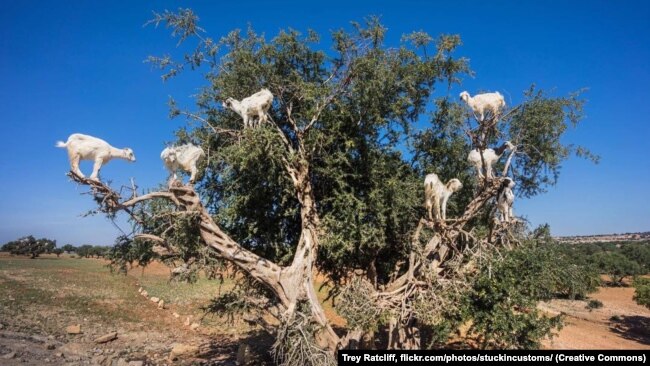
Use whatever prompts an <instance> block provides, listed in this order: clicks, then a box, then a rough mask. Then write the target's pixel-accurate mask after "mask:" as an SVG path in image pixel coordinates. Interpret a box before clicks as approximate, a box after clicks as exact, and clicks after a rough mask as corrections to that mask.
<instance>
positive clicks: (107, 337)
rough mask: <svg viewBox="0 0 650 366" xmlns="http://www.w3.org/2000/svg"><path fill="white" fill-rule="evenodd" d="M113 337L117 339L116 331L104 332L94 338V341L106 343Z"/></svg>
mask: <svg viewBox="0 0 650 366" xmlns="http://www.w3.org/2000/svg"><path fill="white" fill-rule="evenodd" d="M114 339H117V332H111V333H108V334H104V335H103V336H101V337H98V338H95V343H106V342H110V341H112V340H114Z"/></svg>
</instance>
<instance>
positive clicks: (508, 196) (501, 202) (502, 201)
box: [497, 178, 515, 222]
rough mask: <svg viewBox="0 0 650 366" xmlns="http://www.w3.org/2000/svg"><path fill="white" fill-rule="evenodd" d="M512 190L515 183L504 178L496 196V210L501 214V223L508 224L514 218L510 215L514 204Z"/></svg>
mask: <svg viewBox="0 0 650 366" xmlns="http://www.w3.org/2000/svg"><path fill="white" fill-rule="evenodd" d="M513 188H515V181H514V180H512V179H510V178H506V179H505V180H504V182H503V186H501V188H500V189H499V193H498V194H497V208H498V209H499V212H500V213H501V217H500V219H501V221H502V222H508V221H510V219H512V218H513V217H514V215H513V214H512V205H513V203H514V202H515V194H514V193H513V192H512V189H513Z"/></svg>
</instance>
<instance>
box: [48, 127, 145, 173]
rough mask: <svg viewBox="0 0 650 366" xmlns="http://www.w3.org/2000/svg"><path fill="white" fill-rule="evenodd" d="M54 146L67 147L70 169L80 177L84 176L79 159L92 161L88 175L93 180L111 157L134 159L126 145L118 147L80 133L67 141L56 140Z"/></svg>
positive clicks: (71, 136) (131, 151)
mask: <svg viewBox="0 0 650 366" xmlns="http://www.w3.org/2000/svg"><path fill="white" fill-rule="evenodd" d="M56 147H65V148H67V149H68V158H69V159H70V169H71V170H72V171H73V172H75V173H76V174H77V175H79V176H80V177H82V178H83V177H85V176H84V174H83V173H82V172H81V170H79V161H80V160H92V161H94V162H95V165H93V172H92V174H91V175H90V179H93V180H97V176H98V175H99V170H100V169H101V167H102V165H103V164H106V163H108V162H109V161H111V159H114V158H119V159H124V160H128V161H135V155H133V150H131V149H129V148H128V147H127V148H124V149H118V148H115V147H113V146H111V145H110V144H109V143H108V142H106V141H104V140H102V139H98V138H97V137H92V136H88V135H83V134H80V133H74V134H72V135H70V137H68V141H67V142H63V141H59V142H57V143H56Z"/></svg>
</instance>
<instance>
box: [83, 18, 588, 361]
mask: <svg viewBox="0 0 650 366" xmlns="http://www.w3.org/2000/svg"><path fill="white" fill-rule="evenodd" d="M197 21H198V18H197V17H196V16H195V15H194V13H193V12H192V11H191V10H188V9H180V10H179V11H178V12H168V11H166V12H164V13H162V14H156V15H155V18H154V19H153V20H152V23H154V24H155V25H159V24H164V25H166V26H167V27H169V28H171V29H172V33H173V35H175V36H177V37H179V38H180V42H185V43H186V44H187V43H188V42H190V41H196V44H195V45H193V46H192V47H191V51H190V52H189V53H188V54H186V55H178V59H179V60H182V61H175V59H174V57H172V56H164V57H154V56H152V57H149V61H150V62H151V63H153V64H154V65H156V66H158V67H160V69H161V70H163V79H165V80H167V79H170V78H173V77H174V76H176V75H177V74H179V73H180V72H182V71H183V70H186V69H192V70H203V71H204V73H205V77H206V80H207V84H206V86H205V87H203V88H202V89H201V92H200V93H199V94H198V96H197V99H196V105H195V107H185V106H182V107H181V106H179V104H184V103H177V102H176V101H175V100H170V102H169V103H170V114H171V116H172V117H178V116H184V117H186V118H187V121H188V124H187V127H185V128H182V129H181V130H179V131H178V133H177V138H178V142H179V143H186V142H192V143H194V144H197V145H200V146H202V148H203V149H204V151H206V153H207V156H208V158H207V159H206V164H205V166H204V167H203V168H204V170H205V173H204V174H203V178H202V179H201V180H200V181H199V182H198V183H197V185H196V186H190V185H181V184H180V183H178V182H173V183H172V184H171V185H170V186H169V187H167V188H166V189H163V190H161V191H152V192H149V193H146V194H143V195H137V194H136V190H135V189H133V190H132V196H131V197H125V198H123V197H120V195H119V194H118V193H117V192H116V191H115V190H113V189H112V188H111V187H110V186H108V185H106V184H104V183H101V182H98V181H93V180H88V179H84V178H81V177H79V176H76V175H75V174H73V173H71V174H70V176H71V177H72V179H74V180H75V181H76V182H78V183H80V184H84V185H88V186H89V187H90V193H92V195H93V196H94V197H95V199H96V201H97V203H98V204H99V207H100V209H99V211H101V212H103V213H106V214H108V215H111V216H112V215H114V214H116V213H117V212H119V211H124V212H126V213H127V214H128V215H130V217H131V219H132V222H133V224H134V226H135V229H136V232H137V234H135V235H134V237H132V238H124V237H123V238H121V239H120V240H121V241H120V243H119V246H116V248H118V247H119V250H117V249H116V250H115V253H117V254H116V255H115V256H114V261H119V256H120V255H122V254H124V253H126V252H128V247H129V246H131V245H135V244H136V243H140V244H141V243H143V242H144V243H147V245H148V246H149V248H151V250H152V252H154V253H157V254H156V255H158V256H159V257H160V258H161V259H163V260H165V261H166V262H167V263H173V264H174V265H176V266H178V264H179V262H180V263H181V264H182V267H183V268H184V269H186V270H187V271H191V270H205V271H207V272H210V273H212V271H213V270H214V268H215V267H217V266H219V265H222V264H223V263H226V264H227V265H228V266H230V268H231V269H233V270H235V271H239V272H241V273H244V274H245V276H243V277H237V278H238V281H239V283H240V286H239V287H237V289H236V290H235V292H234V293H235V295H236V296H234V297H233V296H222V297H221V298H218V299H215V301H214V303H213V306H211V309H212V310H213V311H223V312H226V311H231V312H232V311H237V310H245V311H246V312H247V313H248V314H247V315H246V316H247V317H250V316H251V315H250V313H256V314H260V316H259V317H257V318H255V319H254V320H253V322H254V323H256V324H258V325H261V326H264V327H266V329H268V330H269V331H270V332H271V333H273V334H274V335H275V337H276V346H275V348H274V353H275V355H276V357H277V360H278V361H279V362H281V363H284V364H301V365H302V364H308V363H311V364H331V363H333V359H334V358H333V356H334V354H335V352H336V350H337V349H340V348H346V347H351V348H352V347H359V346H373V345H374V344H375V343H374V342H375V341H377V342H381V340H382V339H387V343H385V344H384V346H386V347H390V348H402V349H407V348H417V347H429V346H435V344H436V343H435V341H439V340H440V339H443V338H444V337H442V336H440V335H441V334H442V333H444V332H443V331H442V329H443V328H444V330H445V332H446V333H445V334H449V333H450V332H451V331H453V330H454V329H457V328H458V327H459V326H460V321H458V322H456V323H453V324H452V323H450V321H449V320H450V319H451V318H453V317H450V316H449V314H451V313H452V312H453V310H458V306H459V305H457V304H459V303H462V301H461V302H459V301H458V300H459V299H460V298H462V297H467V296H469V295H468V294H470V293H471V291H470V290H471V286H472V283H473V282H472V281H473V278H475V277H476V274H477V273H479V272H481V271H482V269H483V264H484V263H485V262H486V261H488V260H489V259H490V258H491V257H493V254H494V253H497V252H499V251H502V250H507V249H511V248H512V247H513V246H516V244H517V243H518V242H519V241H520V240H522V238H524V237H525V234H524V231H523V229H522V225H521V224H517V223H499V222H495V221H494V220H493V219H492V218H491V217H493V216H492V215H491V211H493V209H494V204H493V200H494V197H495V195H496V193H497V191H498V190H499V188H500V186H501V185H502V181H503V179H504V177H506V176H508V175H509V176H511V177H513V178H514V180H515V181H516V182H517V184H518V193H519V195H520V196H533V195H535V194H538V193H541V192H543V190H544V189H545V187H546V186H548V185H552V184H554V183H555V182H556V180H557V177H558V174H559V171H560V163H561V162H562V161H563V160H564V159H566V158H567V157H568V156H569V155H570V154H571V153H573V152H575V153H577V154H578V155H583V156H591V155H590V154H589V152H588V151H587V150H585V149H583V148H579V147H574V146H571V145H563V144H562V142H561V141H560V138H561V137H562V135H563V133H564V132H565V131H566V129H567V128H568V127H569V126H571V125H573V126H575V125H576V124H577V123H578V121H579V119H580V111H581V107H582V102H581V101H580V99H579V98H578V95H577V94H576V95H570V96H568V97H549V96H548V95H546V94H545V93H543V92H542V91H538V90H536V89H535V88H534V87H531V89H530V90H528V91H526V92H525V93H524V95H523V99H522V102H521V103H520V104H518V105H516V106H513V107H511V108H509V109H508V110H506V111H504V112H503V114H502V115H501V116H491V117H490V118H489V119H488V120H487V121H484V123H482V124H480V125H478V124H477V123H476V122H475V121H473V119H472V115H471V113H470V112H469V111H468V110H466V109H465V108H464V107H463V106H462V105H461V104H459V103H458V100H457V98H453V97H449V94H450V90H452V89H451V88H452V87H454V86H455V85H457V84H459V83H460V81H461V76H463V75H468V74H470V73H471V71H470V69H469V65H468V62H467V60H466V59H464V58H458V57H455V56H454V53H455V52H456V48H458V46H459V45H460V38H459V37H458V36H455V35H442V36H440V37H438V38H437V39H435V40H434V39H433V38H432V37H430V36H429V35H427V34H426V33H423V32H415V33H412V34H409V35H405V36H404V37H402V41H401V42H400V43H399V45H397V46H394V47H393V46H390V47H389V46H387V45H386V43H387V41H386V40H385V36H386V28H384V27H383V26H382V25H381V24H380V22H379V21H378V19H377V18H369V19H366V20H365V21H364V22H363V23H352V27H351V30H350V31H346V30H339V31H334V32H333V33H332V35H331V37H332V50H331V51H326V50H319V49H318V47H319V36H318V35H317V34H315V33H314V32H313V31H309V32H307V35H306V36H303V35H301V34H300V33H299V32H297V31H294V30H288V31H281V32H280V33H279V34H278V35H276V36H275V37H274V38H273V39H271V40H269V41H267V40H266V39H265V38H264V37H263V36H261V35H258V34H256V33H255V32H254V31H253V30H252V29H249V30H248V31H247V32H245V33H243V32H241V31H239V30H236V31H233V32H231V33H230V34H228V35H227V36H225V37H223V38H222V39H221V40H219V41H214V40H213V39H211V38H209V37H207V36H206V34H205V32H204V31H203V30H202V28H200V27H199V26H198V24H197ZM179 52H180V51H179ZM438 84H442V85H443V90H442V92H441V93H438V94H439V95H442V96H440V97H437V98H436V99H433V98H434V95H435V94H434V93H435V92H436V89H435V87H436V86H437V85H438ZM494 87H495V88H498V86H494ZM261 88H268V89H269V90H270V91H271V92H272V93H273V95H274V103H273V105H272V107H271V108H270V110H269V121H268V123H265V124H263V125H261V126H259V127H257V128H244V126H243V124H242V121H241V118H240V117H239V116H238V115H236V114H234V113H232V111H230V110H227V109H224V108H222V107H221V102H222V101H223V100H225V99H226V98H229V97H232V98H236V99H241V98H243V97H246V96H248V95H251V94H253V93H255V92H257V91H259V90H260V89H261ZM445 91H446V93H445ZM432 99H433V103H432V102H431V100H432ZM428 107H431V108H432V109H433V110H434V112H433V113H432V114H430V115H429V114H427V112H426V111H427V108H428ZM427 116H430V117H431V119H430V124H428V125H426V126H425V125H424V123H423V120H424V119H425V118H426V117H427ZM497 117H500V118H497ZM418 128H424V129H423V130H418ZM504 140H510V141H511V142H512V143H513V144H515V145H516V146H517V148H516V149H514V150H513V151H511V152H510V153H509V155H508V157H507V158H506V159H503V160H505V163H504V162H503V161H502V162H501V163H500V164H501V165H500V166H499V168H500V170H501V174H500V175H499V176H497V177H495V178H491V179H480V180H479V179H478V178H477V177H476V176H475V175H474V174H473V173H472V172H473V170H472V169H471V167H469V166H468V165H467V163H466V156H467V153H468V152H469V151H470V150H471V149H473V148H481V149H483V148H486V147H489V146H493V145H494V144H496V143H498V142H500V141H504ZM427 172H436V174H438V176H440V177H441V178H443V180H445V181H446V180H448V179H450V178H459V179H460V180H461V181H462V182H463V185H464V187H465V188H464V189H463V190H461V191H460V192H458V193H456V194H455V195H454V196H453V198H452V199H451V201H450V207H449V209H448V212H449V214H448V218H449V220H447V221H446V222H442V221H429V220H427V219H426V217H427V215H426V214H425V211H424V207H423V202H424V197H423V186H422V181H423V177H424V175H425V173H427ZM162 179H164V177H161V180H162ZM179 268H180V267H179ZM316 270H318V271H320V272H321V273H323V274H324V275H325V276H324V277H325V278H326V279H327V283H328V284H329V288H330V295H331V297H332V298H336V299H337V300H336V304H337V310H338V311H339V313H340V314H341V315H343V316H344V317H345V319H346V320H347V325H346V327H345V328H344V329H342V330H341V331H337V332H335V331H334V330H333V328H332V326H331V324H330V322H329V321H328V319H327V317H326V315H325V312H324V310H323V307H322V305H321V303H320V302H319V299H318V297H317V292H316V290H315V285H316V283H315V280H314V273H315V271H316ZM244 304H245V305H244ZM252 309H257V310H260V311H261V312H256V311H257V310H255V311H254V310H252ZM511 311H513V312H514V311H517V309H515V308H513V309H512V310H511ZM261 314H264V315H267V316H261ZM268 315H271V316H273V317H275V318H276V320H277V321H275V322H268V321H267V319H268ZM533 315H534V317H535V318H534V319H533V320H534V321H537V320H538V319H541V318H542V317H541V315H538V314H537V313H536V312H533ZM463 320H467V319H463ZM533 320H531V321H530V322H531V324H533V323H534V321H533ZM540 321H541V320H540ZM537 329H541V328H537ZM532 333H534V332H533V331H531V334H532ZM538 333H539V332H538ZM535 334H537V333H535ZM384 335H385V337H384Z"/></svg>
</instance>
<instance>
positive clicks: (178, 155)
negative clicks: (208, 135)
mask: <svg viewBox="0 0 650 366" xmlns="http://www.w3.org/2000/svg"><path fill="white" fill-rule="evenodd" d="M160 158H161V159H162V160H163V162H164V163H165V167H166V168H167V170H169V173H170V174H171V175H172V179H173V180H177V179H178V176H177V175H176V172H177V171H178V170H179V169H180V170H183V171H186V172H188V173H190V183H194V182H196V174H197V173H198V167H197V165H198V164H199V163H200V162H201V160H203V158H205V153H204V152H203V149H201V148H200V147H198V146H195V145H192V144H185V145H180V146H172V147H167V148H165V149H164V150H163V151H162V152H161V153H160Z"/></svg>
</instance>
